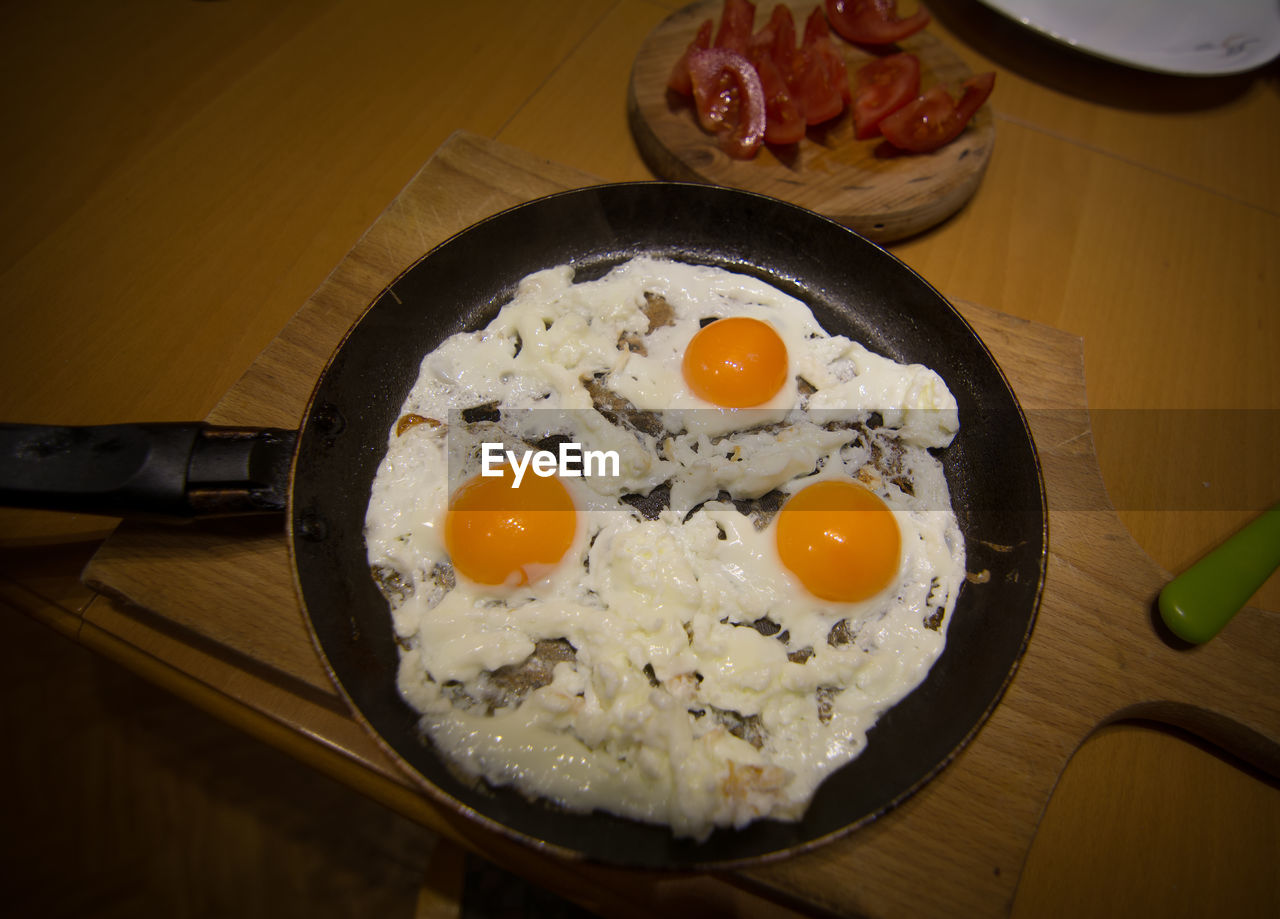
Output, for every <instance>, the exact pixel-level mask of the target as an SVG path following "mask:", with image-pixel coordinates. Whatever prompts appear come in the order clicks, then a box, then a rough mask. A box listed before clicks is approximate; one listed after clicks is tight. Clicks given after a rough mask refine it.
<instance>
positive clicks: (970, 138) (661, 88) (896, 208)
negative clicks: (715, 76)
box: [627, 0, 995, 242]
mask: <svg viewBox="0 0 1280 919" xmlns="http://www.w3.org/2000/svg"><path fill="white" fill-rule="evenodd" d="M788 5H789V6H790V7H791V10H792V13H793V14H794V16H795V21H796V31H797V33H798V34H802V33H803V31H804V23H805V19H806V18H807V17H808V16H809V13H810V12H811V11H812V10H813V9H814V7H815V6H817V4H816V3H813V2H807V3H806V2H798V3H793V4H788ZM722 8H723V3H722V0H700V2H698V3H693V4H691V5H689V6H687V7H684V8H683V9H681V10H678V11H677V12H675V13H672V14H671V15H670V16H669V17H667V19H666V20H664V21H663V22H662V24H661V25H659V26H658V27H657V28H656V29H654V30H653V32H651V33H650V34H649V36H648V38H646V39H645V42H644V45H643V46H642V47H641V49H640V53H639V54H638V55H637V56H636V60H635V64H634V65H633V67H632V70H631V85H630V89H629V92H628V96H627V114H628V118H629V120H630V122H631V132H632V134H633V135H634V136H635V139H636V144H637V145H638V147H639V148H640V153H641V155H642V156H643V157H644V159H645V162H646V163H647V164H648V165H649V168H650V169H652V170H653V171H654V172H655V173H656V174H657V175H658V177H659V178H663V179H672V180H680V181H694V182H708V183H712V184H716V185H729V186H734V187H736V188H743V189H747V190H748V191H755V192H760V193H762V194H766V195H772V196H774V197H776V198H781V199H783V200H785V201H790V202H792V203H794V204H799V205H801V206H802V207H807V208H809V209H810V210H814V211H817V212H818V213H820V214H825V215H826V216H828V217H831V218H833V219H835V220H838V221H839V222H841V223H843V224H845V225H846V226H849V227H851V228H852V229H853V230H855V231H857V232H858V233H861V234H862V235H863V236H866V237H868V238H869V239H873V240H876V241H878V242H888V241H891V240H895V239H901V238H903V237H905V236H910V235H912V234H914V233H918V232H920V231H921V230H925V229H928V228H929V227H931V226H933V225H934V224H936V223H939V222H941V221H942V220H945V219H946V218H947V217H950V216H951V215H952V214H954V213H955V212H956V211H957V210H959V209H960V207H961V205H963V204H964V203H965V201H967V200H969V197H970V196H971V195H972V194H973V193H974V192H975V191H976V190H977V188H978V184H979V183H980V182H981V181H982V175H983V173H984V172H985V171H986V168H987V161H988V160H989V159H990V157H991V148H992V147H993V146H994V144H995V123H994V121H993V119H992V117H991V108H990V106H989V105H984V106H983V107H982V108H981V109H980V110H979V111H978V114H977V115H976V116H975V117H974V119H973V121H972V122H971V123H970V125H969V126H968V128H966V129H965V131H964V133H963V134H961V135H960V136H959V137H958V138H956V139H955V140H954V141H952V142H951V143H950V144H948V145H947V146H945V147H943V148H941V149H940V150H935V151H934V152H933V153H925V154H903V153H901V152H899V151H896V150H895V149H894V148H893V147H892V146H891V145H889V144H888V143H887V142H886V141H884V140H883V139H881V138H873V139H871V140H855V139H854V136H853V118H852V115H851V113H850V111H849V110H848V109H846V111H845V112H844V113H843V114H841V115H840V116H839V117H838V118H835V119H833V120H832V121H830V122H828V123H827V124H824V125H818V126H816V127H813V128H810V129H809V132H808V135H807V136H806V137H804V138H803V139H802V140H801V141H800V142H799V143H797V144H793V145H787V146H780V147H770V146H768V145H766V146H765V147H762V148H761V150H760V152H759V153H757V154H756V156H755V158H754V159H751V160H735V159H733V158H731V157H729V156H728V155H726V154H725V153H724V152H723V151H721V150H720V148H719V146H718V145H717V143H716V139H715V137H713V136H712V135H710V134H708V133H706V132H705V131H703V130H702V128H701V127H700V126H699V125H698V120H697V116H696V113H695V112H694V109H693V103H692V100H690V99H689V98H687V97H684V96H681V95H679V94H677V93H674V92H671V91H670V90H668V89H667V78H668V77H669V76H670V75H671V69H672V68H673V67H674V66H675V62H676V61H677V60H678V59H679V58H680V55H681V54H682V53H683V52H684V50H685V48H686V47H688V45H689V43H690V42H691V41H692V40H693V37H694V35H695V34H696V33H697V31H698V26H699V25H700V24H701V23H702V22H703V20H705V19H709V18H710V19H714V20H715V22H716V24H717V25H718V24H719V22H720V14H721V11H722ZM772 10H773V5H772V4H771V3H766V2H764V0H760V2H759V3H758V4H757V6H756V27H757V28H759V27H760V26H761V25H763V24H764V23H765V22H766V21H767V20H768V17H769V14H770V13H771V12H772ZM832 38H833V41H834V42H835V44H836V47H837V48H839V49H840V51H841V53H842V54H843V55H844V58H845V63H846V65H847V67H848V70H849V76H850V79H851V80H852V79H853V76H854V74H855V73H856V72H857V70H858V68H859V67H861V66H862V65H863V64H865V63H867V62H868V61H870V60H871V59H872V57H873V55H872V53H871V52H870V51H868V50H865V49H863V48H860V47H858V46H856V45H852V44H850V43H849V42H847V41H845V40H844V39H842V38H840V37H839V36H837V35H835V34H834V33H832ZM889 50H903V51H910V52H912V53H913V54H915V55H916V56H917V57H918V58H919V59H920V79H921V88H922V89H924V88H928V87H929V86H932V85H933V84H934V83H949V84H954V83H957V82H959V81H960V80H963V79H965V78H966V77H969V76H972V72H971V71H970V69H969V68H968V66H966V65H965V63H964V62H963V61H962V60H961V59H960V58H959V56H957V55H956V54H955V52H953V51H952V50H951V49H950V48H948V47H947V46H946V45H945V44H943V43H942V42H941V41H940V40H939V39H937V38H935V37H934V36H932V35H930V34H929V33H928V31H927V30H926V31H925V32H918V33H916V34H915V35H912V36H911V37H910V38H907V39H905V40H904V41H903V42H902V43H901V44H900V45H898V46H896V47H891V48H890V49H889Z"/></svg>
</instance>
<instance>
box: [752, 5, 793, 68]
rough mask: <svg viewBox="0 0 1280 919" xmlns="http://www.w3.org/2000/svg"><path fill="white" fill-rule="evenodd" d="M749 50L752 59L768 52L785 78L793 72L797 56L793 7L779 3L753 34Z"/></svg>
mask: <svg viewBox="0 0 1280 919" xmlns="http://www.w3.org/2000/svg"><path fill="white" fill-rule="evenodd" d="M748 52H749V53H748V55H747V56H748V57H750V58H751V59H752V60H755V59H756V57H757V56H758V55H762V54H767V55H768V56H769V57H770V58H771V59H772V60H773V64H774V66H775V67H777V68H778V72H779V73H780V74H782V76H783V77H784V78H785V77H787V76H788V75H789V74H790V73H791V67H792V63H793V59H794V58H795V56H796V22H795V19H794V18H793V17H792V15H791V7H789V6H786V5H785V4H782V3H779V4H778V5H777V6H775V7H774V8H773V12H772V13H770V14H769V21H768V22H766V23H765V24H764V25H763V26H761V27H760V31H759V32H757V33H756V34H755V35H752V36H751V43H750V45H749V47H748Z"/></svg>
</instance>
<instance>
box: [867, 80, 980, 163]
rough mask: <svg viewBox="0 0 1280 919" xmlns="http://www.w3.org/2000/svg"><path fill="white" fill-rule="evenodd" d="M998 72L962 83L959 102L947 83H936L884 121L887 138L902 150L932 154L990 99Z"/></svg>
mask: <svg viewBox="0 0 1280 919" xmlns="http://www.w3.org/2000/svg"><path fill="white" fill-rule="evenodd" d="M995 83H996V75H995V74H994V73H980V74H978V75H977V76H973V77H970V78H969V79H967V80H965V81H964V82H963V83H961V84H960V90H961V92H960V99H959V101H957V100H956V99H955V98H954V97H953V96H952V94H951V93H950V92H949V91H948V90H947V88H946V87H945V86H934V87H933V88H932V89H930V90H928V91H927V92H926V93H925V94H924V95H922V96H918V97H916V98H915V99H914V100H912V101H911V102H908V103H907V104H906V105H904V106H903V107H902V108H900V109H898V110H897V111H896V112H894V113H893V114H891V115H888V116H886V117H885V118H884V119H883V120H882V121H881V122H880V133H881V134H883V135H884V136H885V140H887V141H889V143H891V144H893V145H894V146H895V147H897V148H899V149H900V150H906V151H908V152H910V153H928V152H929V151H930V150H937V149H938V148H939V147H941V146H943V145H945V144H949V143H951V141H953V140H955V139H956V138H957V137H959V136H960V132H961V131H963V130H964V127H965V125H967V124H968V123H969V119H970V118H972V117H973V116H974V114H975V113H976V112H977V111H978V109H979V108H981V107H982V103H984V102H986V101H987V97H988V96H990V95H991V90H992V88H993V87H994V86H995Z"/></svg>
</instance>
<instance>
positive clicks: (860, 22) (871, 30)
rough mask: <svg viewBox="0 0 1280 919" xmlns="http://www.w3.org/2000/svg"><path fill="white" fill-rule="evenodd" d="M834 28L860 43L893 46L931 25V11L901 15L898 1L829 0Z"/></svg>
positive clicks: (828, 10) (828, 6)
mask: <svg viewBox="0 0 1280 919" xmlns="http://www.w3.org/2000/svg"><path fill="white" fill-rule="evenodd" d="M826 9H827V19H828V20H830V22H831V28H833V29H835V30H836V33H837V34H839V35H840V36H841V37H843V38H847V39H848V40H849V41H851V42H857V43H858V44H860V45H891V44H893V43H894V42H898V41H902V40H903V39H904V38H906V37H907V36H908V35H914V34H915V33H916V32H919V31H920V30H921V29H923V28H924V27H925V26H927V25H928V24H929V20H930V19H931V18H932V17H931V16H930V15H929V11H928V10H925V9H920V10H918V11H916V12H915V13H914V14H913V15H911V16H908V17H907V18H906V19H900V18H899V17H898V0H826Z"/></svg>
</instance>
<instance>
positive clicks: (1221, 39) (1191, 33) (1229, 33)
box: [982, 0, 1280, 76]
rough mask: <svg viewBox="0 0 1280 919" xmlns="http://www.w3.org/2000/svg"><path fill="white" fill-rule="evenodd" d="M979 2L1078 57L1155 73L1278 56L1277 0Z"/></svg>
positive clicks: (1216, 71) (1204, 71) (1242, 64)
mask: <svg viewBox="0 0 1280 919" xmlns="http://www.w3.org/2000/svg"><path fill="white" fill-rule="evenodd" d="M982 2H983V3H985V4H986V5H987V6H989V7H991V8H992V9H994V10H997V11H998V12H1000V13H1003V14H1004V15H1006V16H1008V17H1009V18H1011V19H1013V20H1015V21H1017V22H1020V23H1022V24H1023V25H1024V26H1027V27H1028V28H1031V29H1035V30H1036V31H1037V32H1042V33H1043V34H1045V35H1048V36H1049V37H1051V38H1055V39H1057V40H1058V41H1061V42H1065V43H1066V44H1068V45H1071V46H1072V47H1073V48H1076V49H1078V50H1080V51H1086V52H1089V53H1090V54H1095V55H1097V56H1099V57H1103V58H1107V59H1109V60H1113V61H1118V62H1120V63H1122V64H1129V65H1132V66H1134V67H1141V68H1143V69H1145V70H1154V71H1158V72H1160V73H1174V74H1181V75H1184V76H1208V75H1221V74H1229V73H1241V72H1243V71H1246V70H1252V69H1253V68H1255V67H1261V66H1262V65H1263V64H1265V63H1267V62H1268V61H1270V60H1272V59H1273V58H1275V57H1276V56H1277V55H1280V0H982Z"/></svg>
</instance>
